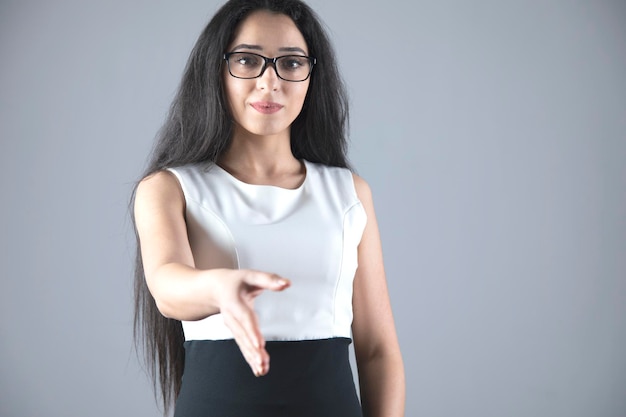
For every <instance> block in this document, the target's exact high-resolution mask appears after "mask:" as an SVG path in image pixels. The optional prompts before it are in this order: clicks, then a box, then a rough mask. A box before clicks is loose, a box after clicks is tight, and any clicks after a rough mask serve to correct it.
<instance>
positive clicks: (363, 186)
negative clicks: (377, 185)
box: [352, 173, 372, 202]
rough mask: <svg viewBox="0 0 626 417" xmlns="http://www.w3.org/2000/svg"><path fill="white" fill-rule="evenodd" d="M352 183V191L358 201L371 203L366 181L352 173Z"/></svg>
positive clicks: (370, 193)
mask: <svg viewBox="0 0 626 417" xmlns="http://www.w3.org/2000/svg"><path fill="white" fill-rule="evenodd" d="M352 181H353V182H354V189H355V191H356V195H357V197H358V198H359V200H361V201H363V202H371V201H372V189H371V188H370V186H369V184H368V183H367V181H365V180H364V179H363V178H362V177H360V176H358V175H357V174H355V173H352Z"/></svg>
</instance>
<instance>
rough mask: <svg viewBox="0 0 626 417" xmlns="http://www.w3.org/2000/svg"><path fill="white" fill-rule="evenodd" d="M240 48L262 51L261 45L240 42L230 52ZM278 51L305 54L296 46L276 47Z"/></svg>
mask: <svg viewBox="0 0 626 417" xmlns="http://www.w3.org/2000/svg"><path fill="white" fill-rule="evenodd" d="M240 49H252V50H253V51H262V50H263V47H262V46H261V45H249V44H247V43H240V44H239V45H237V46H235V47H234V48H233V49H232V52H235V51H238V50H240ZM278 50H279V51H280V52H300V53H302V54H303V55H306V52H304V49H302V48H299V47H297V46H285V47H282V48H278Z"/></svg>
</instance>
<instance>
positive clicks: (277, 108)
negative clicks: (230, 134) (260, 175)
mask: <svg viewBox="0 0 626 417" xmlns="http://www.w3.org/2000/svg"><path fill="white" fill-rule="evenodd" d="M228 52H253V53H256V54H260V55H263V56H266V57H277V56H282V55H303V56H305V55H308V49H307V44H306V42H305V40H304V37H303V36H302V33H300V31H299V30H298V28H297V27H296V25H295V23H294V22H293V21H292V20H291V18H289V17H288V16H286V15H283V14H277V13H271V12H268V11H257V12H253V13H252V14H250V15H249V16H248V17H246V18H245V19H244V20H243V21H242V22H241V23H240V24H239V26H238V27H237V29H236V31H235V33H234V37H233V41H232V42H231V43H230V45H229V47H228ZM224 67H225V68H224V75H223V76H224V87H225V92H226V98H227V100H228V105H229V107H230V112H231V115H232V118H233V120H234V122H235V130H234V134H235V136H237V135H240V134H252V135H256V136H280V135H286V137H289V131H290V126H291V124H292V123H293V121H294V120H295V119H296V117H298V114H300V111H301V110H302V106H303V105H304V99H305V97H306V93H307V90H308V88H309V80H306V81H302V82H290V81H285V80H281V79H280V78H278V76H277V75H276V71H275V70H274V67H272V66H271V65H268V66H267V68H266V69H265V72H264V73H263V75H261V76H260V77H258V78H253V79H239V78H235V77H232V76H231V75H230V74H229V73H228V68H227V67H226V63H224Z"/></svg>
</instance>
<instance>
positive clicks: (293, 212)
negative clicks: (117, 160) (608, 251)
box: [134, 0, 404, 417]
mask: <svg viewBox="0 0 626 417" xmlns="http://www.w3.org/2000/svg"><path fill="white" fill-rule="evenodd" d="M346 120H347V104H346V99H345V93H344V89H343V86H342V83H341V80H340V78H339V76H338V72H337V69H336V64H335V59H334V55H333V52H332V49H331V47H330V44H329V42H328V39H327V37H326V35H325V34H324V31H323V29H322V27H321V25H320V23H319V21H318V20H317V18H316V16H315V14H314V13H313V12H312V11H311V10H310V9H309V7H308V6H306V5H305V4H303V3H302V2H300V1H298V0H273V1H272V0H230V1H229V2H227V3H226V4H225V5H224V6H223V7H222V8H221V9H220V10H219V11H218V12H217V13H216V15H215V16H214V17H213V19H212V20H211V21H210V22H209V24H208V26H207V27H206V29H205V30H204V32H203V33H202V34H201V36H200V38H199V39H198V41H197V43H196V45H195V47H194V49H193V51H192V53H191V57H190V59H189V62H188V64H187V67H186V70H185V73H184V76H183V80H182V83H181V85H180V88H179V91H178V94H177V96H176V98H175V100H174V102H173V104H172V107H171V111H170V115H169V117H168V120H167V121H166V123H165V125H164V128H163V129H162V131H161V133H160V137H159V140H158V142H157V146H156V148H155V151H154V154H153V157H152V160H151V163H150V165H149V168H148V169H147V172H146V173H145V176H144V179H143V180H142V181H141V182H140V183H139V185H138V187H137V189H136V192H135V197H134V220H135V225H136V230H137V235H138V240H139V243H140V253H139V254H138V263H137V273H136V284H135V289H136V316H135V329H136V331H137V332H138V333H142V336H143V338H144V343H145V347H146V354H147V359H148V363H149V365H150V369H151V370H152V372H153V374H152V375H153V377H154V379H155V383H156V380H157V379H158V380H159V384H160V386H161V391H162V393H163V400H164V405H165V408H166V411H167V409H168V408H169V406H170V405H171V404H172V403H175V415H176V416H189V417H193V416H228V417H233V416H325V417H328V416H343V417H345V416H361V415H364V416H383V415H384V416H401V415H403V413H404V371H403V365H402V358H401V355H400V350H399V346H398V342H397V337H396V333H395V328H394V323H393V318H392V314H391V307H390V305H389V297H388V294H387V287H386V283H385V274H384V269H383V261H382V250H381V244H380V238H379V233H378V228H377V224H376V218H375V214H374V208H373V204H372V198H371V193H370V190H369V187H368V185H367V184H366V182H365V181H364V180H363V179H361V178H360V177H358V176H356V175H354V174H352V173H351V172H350V171H349V170H348V169H347V162H346V156H345V127H346ZM181 322H182V323H181ZM351 335H352V339H353V340H354V343H355V353H356V359H357V364H358V373H359V381H360V392H361V403H362V405H361V404H359V401H358V398H357V396H356V392H355V388H354V384H353V382H352V374H351V371H350V366H349V362H348V344H349V343H350V342H351V338H350V337H351ZM270 358H271V365H270Z"/></svg>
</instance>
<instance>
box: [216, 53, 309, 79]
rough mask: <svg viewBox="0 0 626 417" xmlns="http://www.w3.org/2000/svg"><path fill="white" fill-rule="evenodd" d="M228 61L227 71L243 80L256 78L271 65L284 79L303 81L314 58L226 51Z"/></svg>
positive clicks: (225, 56) (279, 76)
mask: <svg viewBox="0 0 626 417" xmlns="http://www.w3.org/2000/svg"><path fill="white" fill-rule="evenodd" d="M224 60H225V61H226V62H228V72H229V73H230V75H232V76H233V77H235V78H243V79H245V80H248V79H251V78H258V77H260V76H261V75H263V73H264V72H265V70H266V69H267V66H268V65H272V66H273V67H274V70H275V71H276V75H277V76H278V78H280V79H281V80H285V81H293V82H299V81H305V80H306V79H307V78H309V76H310V75H311V71H313V65H315V63H316V62H317V60H316V59H315V58H312V57H310V56H304V55H283V56H277V57H276V58H267V57H264V56H263V55H259V54H254V53H252V52H228V53H225V54H224Z"/></svg>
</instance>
